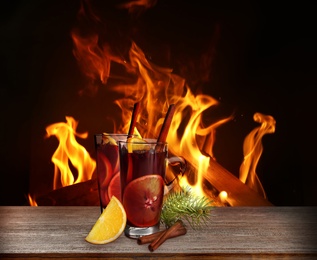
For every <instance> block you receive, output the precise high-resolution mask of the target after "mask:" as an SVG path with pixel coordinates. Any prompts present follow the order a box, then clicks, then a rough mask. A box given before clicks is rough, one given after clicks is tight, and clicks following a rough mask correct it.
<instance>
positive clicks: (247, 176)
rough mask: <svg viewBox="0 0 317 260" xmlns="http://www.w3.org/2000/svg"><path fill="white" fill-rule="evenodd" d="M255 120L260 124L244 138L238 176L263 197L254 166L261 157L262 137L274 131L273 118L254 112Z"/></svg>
mask: <svg viewBox="0 0 317 260" xmlns="http://www.w3.org/2000/svg"><path fill="white" fill-rule="evenodd" d="M253 119H254V121H255V122H258V123H260V124H261V126H259V127H257V128H255V129H253V130H252V131H251V132H250V133H249V135H248V136H247V137H246V138H245V139H244V143H243V154H244V161H243V163H242V164H241V166H240V175H239V178H240V180H241V181H242V182H243V183H246V184H247V185H248V186H249V187H250V188H252V189H253V190H255V191H257V192H258V193H259V194H261V195H262V196H263V197H264V198H266V194H265V191H264V189H263V187H262V184H261V182H260V180H259V178H258V176H257V174H256V166H257V165H258V162H259V159H260V157H261V154H262V151H263V146H262V142H261V141H262V137H263V136H264V135H266V134H271V133H274V132H275V123H276V122H275V119H274V118H273V117H272V116H269V115H263V114H261V113H255V114H254V116H253Z"/></svg>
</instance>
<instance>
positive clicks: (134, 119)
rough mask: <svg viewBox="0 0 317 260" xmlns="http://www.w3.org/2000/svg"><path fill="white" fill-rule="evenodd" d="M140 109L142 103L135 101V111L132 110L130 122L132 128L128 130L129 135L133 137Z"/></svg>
mask: <svg viewBox="0 0 317 260" xmlns="http://www.w3.org/2000/svg"><path fill="white" fill-rule="evenodd" d="M139 111H140V103H135V104H134V106H133V111H132V118H131V123H130V128H129V132H128V136H129V137H132V135H133V133H134V128H135V125H136V123H137V119H138V115H139Z"/></svg>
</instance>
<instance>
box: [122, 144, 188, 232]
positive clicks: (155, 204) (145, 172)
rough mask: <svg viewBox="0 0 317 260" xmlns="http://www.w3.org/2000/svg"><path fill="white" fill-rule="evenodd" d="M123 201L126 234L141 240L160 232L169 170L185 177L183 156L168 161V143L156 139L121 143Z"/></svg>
mask: <svg viewBox="0 0 317 260" xmlns="http://www.w3.org/2000/svg"><path fill="white" fill-rule="evenodd" d="M119 156H120V178H121V202H122V204H123V207H124V209H125V211H126V214H127V225H126V228H125V230H124V233H125V235H126V236H127V237H130V238H139V237H141V236H144V235H149V234H152V233H155V232H157V231H159V225H160V215H161V210H162V205H163V196H164V190H165V187H166V185H169V184H168V183H167V181H166V178H165V177H166V176H165V174H166V169H167V167H168V166H169V165H170V166H173V167H177V168H179V169H178V171H179V173H181V174H184V172H185V170H186V161H185V160H184V159H183V158H182V157H177V156H174V157H170V158H168V144H167V143H166V142H158V141H157V140H156V139H141V138H131V139H129V140H125V141H119Z"/></svg>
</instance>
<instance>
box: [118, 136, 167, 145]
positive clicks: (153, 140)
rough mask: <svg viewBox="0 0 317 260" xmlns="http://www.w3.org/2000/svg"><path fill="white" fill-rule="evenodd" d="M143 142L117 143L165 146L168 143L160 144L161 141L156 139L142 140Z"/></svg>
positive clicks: (124, 141)
mask: <svg viewBox="0 0 317 260" xmlns="http://www.w3.org/2000/svg"><path fill="white" fill-rule="evenodd" d="M143 140H145V141H146V142H141V141H135V142H128V141H127V140H120V141H118V143H124V144H132V145H133V144H137V145H140V144H142V145H153V144H155V145H158V144H159V145H167V144H168V143H167V142H166V141H165V142H161V141H157V139H155V138H143Z"/></svg>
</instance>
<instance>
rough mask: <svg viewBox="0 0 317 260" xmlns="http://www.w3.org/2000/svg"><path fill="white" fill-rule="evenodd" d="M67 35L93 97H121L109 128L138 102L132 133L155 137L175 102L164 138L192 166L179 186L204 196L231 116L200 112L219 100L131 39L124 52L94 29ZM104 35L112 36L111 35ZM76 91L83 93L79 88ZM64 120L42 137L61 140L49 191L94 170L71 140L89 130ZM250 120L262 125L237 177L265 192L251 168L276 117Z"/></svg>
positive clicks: (125, 124)
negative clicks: (212, 117)
mask: <svg viewBox="0 0 317 260" xmlns="http://www.w3.org/2000/svg"><path fill="white" fill-rule="evenodd" d="M146 2H147V1H144V3H146ZM138 3H139V4H142V3H143V2H142V1H139V2H138ZM130 7H131V6H130ZM130 7H129V6H126V8H130ZM121 8H125V7H124V6H121ZM89 11H90V13H89V15H90V19H91V20H92V21H98V23H100V22H101V19H99V18H98V17H97V16H96V15H94V14H92V13H91V10H89ZM80 16H81V17H82V18H83V17H84V18H87V17H85V16H87V14H86V12H85V9H84V7H83V6H82V7H81V10H80V12H79V17H80ZM88 18H89V17H88ZM103 33H104V32H103ZM83 35H85V36H83ZM71 36H72V39H73V44H74V49H73V54H74V56H75V58H76V59H77V61H78V64H79V67H80V69H81V70H82V72H83V74H84V75H86V76H87V78H88V79H89V80H90V85H89V86H87V89H88V90H89V91H90V93H92V94H96V95H97V94H98V90H99V88H100V87H107V88H108V89H109V90H110V91H113V92H114V93H116V94H119V96H120V97H121V98H119V99H117V100H115V101H114V103H115V104H116V105H117V106H118V107H119V108H120V109H121V111H122V113H121V120H120V122H121V124H120V125H119V126H115V127H114V128H115V129H114V131H116V132H118V133H124V132H125V133H126V132H128V129H129V125H130V120H131V114H132V108H133V105H134V104H135V103H136V102H138V103H140V106H141V112H140V115H139V120H138V124H137V131H138V132H139V133H140V135H141V136H142V137H145V138H157V137H158V134H159V131H160V129H161V127H162V124H163V121H164V117H165V114H166V112H167V110H168V107H169V105H170V104H175V107H176V110H175V114H174V117H173V121H172V124H171V127H170V130H169V134H168V136H167V142H168V143H169V151H170V153H171V154H173V155H178V156H183V157H184V158H185V159H186V160H187V162H189V164H190V165H191V166H192V168H193V169H194V176H195V178H194V179H195V180H194V183H192V182H193V181H192V180H189V179H188V178H187V176H184V177H183V178H180V179H179V182H180V184H181V185H182V186H186V185H189V186H191V187H192V189H193V191H194V192H196V193H197V194H200V195H204V194H205V193H204V190H203V181H204V178H203V176H204V175H205V174H206V172H208V169H209V162H210V160H213V159H215V157H214V154H213V145H214V143H215V140H216V129H217V128H218V127H220V126H221V125H223V124H225V123H227V122H228V121H230V120H232V119H233V116H232V115H230V116H226V117H224V118H222V119H220V120H218V121H216V122H212V123H210V124H206V123H205V121H206V120H204V119H205V118H204V115H205V114H207V113H208V111H210V110H211V109H213V108H215V107H216V106H217V105H219V102H218V100H216V99H214V98H213V97H211V96H208V95H205V94H201V93H200V94H195V93H193V92H192V90H191V88H190V86H189V85H188V84H187V82H186V80H185V79H184V78H182V77H180V76H179V75H177V74H175V73H173V69H171V68H166V67H160V66H158V65H156V64H153V63H152V62H150V61H149V60H148V59H147V58H146V55H145V54H144V52H143V51H142V49H141V48H140V47H139V46H138V45H137V44H136V43H135V42H133V41H132V42H131V45H130V48H129V50H128V52H127V54H126V55H124V54H122V53H120V51H119V52H117V50H113V49H112V48H111V44H110V43H109V42H106V41H104V42H103V41H102V40H101V37H100V36H99V35H98V33H97V32H93V33H90V34H87V33H85V34H81V32H80V30H79V29H78V28H77V29H74V30H73V31H72V33H71ZM108 36H109V37H110V38H111V35H108ZM103 38H104V37H103ZM117 53H120V55H119V54H117ZM113 68H114V69H113ZM110 80H111V84H109V81H110ZM80 94H84V91H83V92H81V93H80ZM108 116H111V115H108ZM66 120H67V123H56V124H52V125H50V126H48V127H47V128H46V131H47V136H48V137H49V136H52V135H55V136H56V137H57V138H58V140H59V142H60V143H59V147H58V148H57V150H56V152H55V153H54V155H53V157H52V161H53V163H54V164H55V175H54V189H56V188H57V187H58V185H59V183H60V182H61V184H62V186H66V185H71V184H73V183H78V182H82V181H85V180H89V179H90V178H91V176H92V173H93V171H94V169H95V161H94V160H93V159H92V158H90V156H89V154H88V153H87V151H86V150H85V148H84V147H82V146H81V145H79V144H78V143H77V141H76V139H75V136H78V137H81V138H87V135H88V133H84V134H78V133H77V132H76V127H77V122H76V121H75V120H74V119H73V118H71V117H66ZM255 120H256V121H257V122H259V123H262V125H261V126H260V127H259V128H256V129H254V130H253V131H252V132H251V133H250V134H249V136H248V137H247V138H246V140H245V143H244V155H245V159H244V162H243V164H242V165H241V168H240V180H241V181H242V182H244V183H247V184H248V185H250V186H252V187H253V186H254V185H256V186H258V187H261V188H260V189H258V188H256V189H257V190H258V191H260V192H261V193H262V194H263V196H265V192H264V190H263V187H262V186H261V184H260V181H259V180H258V178H257V176H256V172H255V168H256V165H257V163H258V161H259V158H260V156H261V153H262V145H261V138H262V137H263V135H265V134H266V133H272V132H274V124H275V121H274V119H273V118H272V117H270V116H264V115H261V114H260V113H257V114H255ZM114 121H117V120H114ZM69 161H70V162H71V163H72V165H73V166H74V167H76V168H77V170H78V177H77V179H76V180H75V178H74V175H73V174H72V172H71V170H70V167H69V164H68V162H69ZM59 173H60V175H61V176H60V177H61V178H59ZM208 174H213V173H212V172H208ZM248 176H249V177H248ZM219 196H220V197H221V200H223V201H225V200H226V198H227V196H228V194H227V193H226V191H221V195H220V194H219Z"/></svg>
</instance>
